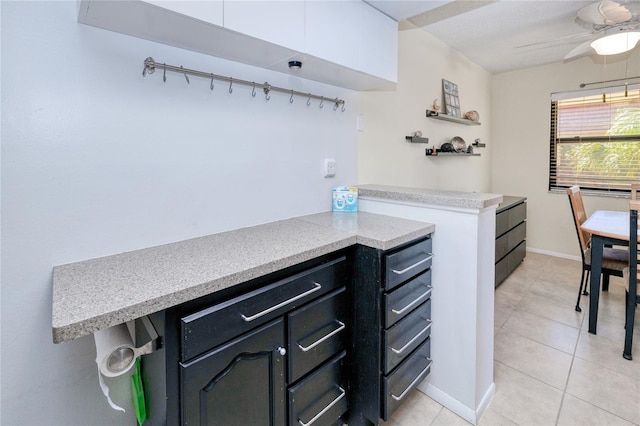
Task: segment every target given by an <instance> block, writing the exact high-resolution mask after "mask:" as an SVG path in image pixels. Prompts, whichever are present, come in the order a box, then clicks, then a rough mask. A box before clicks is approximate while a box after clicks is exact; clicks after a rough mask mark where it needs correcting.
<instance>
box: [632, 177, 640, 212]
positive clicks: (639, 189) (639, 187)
mask: <svg viewBox="0 0 640 426" xmlns="http://www.w3.org/2000/svg"><path fill="white" fill-rule="evenodd" d="M638 192H640V183H632V184H631V199H632V200H637V199H638ZM632 210H633V209H632Z"/></svg>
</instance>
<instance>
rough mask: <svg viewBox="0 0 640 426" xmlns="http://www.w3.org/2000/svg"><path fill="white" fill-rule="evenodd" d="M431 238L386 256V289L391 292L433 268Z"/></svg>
mask: <svg viewBox="0 0 640 426" xmlns="http://www.w3.org/2000/svg"><path fill="white" fill-rule="evenodd" d="M432 258H433V254H432V252H431V238H428V239H426V240H424V241H422V242H420V243H418V244H414V245H412V246H409V247H407V248H404V249H402V250H400V251H397V252H395V253H392V254H387V255H386V256H385V261H386V280H385V287H386V289H387V290H391V289H392V288H394V287H396V286H397V285H399V284H401V283H403V282H405V281H407V280H409V279H411V278H412V277H413V276H415V275H416V274H419V273H420V272H423V271H426V270H427V269H429V268H430V267H431V259H432Z"/></svg>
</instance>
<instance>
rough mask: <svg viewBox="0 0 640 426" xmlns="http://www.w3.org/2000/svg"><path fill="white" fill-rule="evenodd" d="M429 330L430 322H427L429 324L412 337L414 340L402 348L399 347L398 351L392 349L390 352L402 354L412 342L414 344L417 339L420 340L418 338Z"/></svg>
mask: <svg viewBox="0 0 640 426" xmlns="http://www.w3.org/2000/svg"><path fill="white" fill-rule="evenodd" d="M430 328H431V320H429V324H427V326H426V327H425V328H423V329H422V331H421V332H420V333H418V334H416V335H415V336H414V338H413V339H411V340H409V341H408V342H407V344H406V345H404V346H403V347H401V348H400V349H394V348H391V350H392V351H393V352H395V353H397V354H401V353H402V352H404V351H405V350H406V349H407V348H408V347H409V346H411V344H412V343H413V342H415V341H416V340H418V339H419V338H420V336H422V335H423V334H424V333H426V332H427V331H429V329H430Z"/></svg>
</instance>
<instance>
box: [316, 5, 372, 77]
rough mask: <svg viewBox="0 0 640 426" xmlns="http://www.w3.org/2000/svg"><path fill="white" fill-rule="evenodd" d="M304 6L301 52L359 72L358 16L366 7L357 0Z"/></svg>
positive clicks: (359, 21) (359, 22)
mask: <svg viewBox="0 0 640 426" xmlns="http://www.w3.org/2000/svg"><path fill="white" fill-rule="evenodd" d="M305 3H306V13H305V19H306V22H305V53H308V54H309V55H313V56H316V57H318V58H323V59H327V60H328V61H331V62H333V63H336V64H342V65H344V66H347V67H349V68H354V69H360V61H359V58H358V56H359V53H358V51H359V46H358V44H359V40H360V24H361V19H360V17H361V15H362V8H363V7H370V6H368V5H366V4H364V3H363V2H361V1H358V0H345V1H326V0H324V1H323V0H308V1H306V2H305Z"/></svg>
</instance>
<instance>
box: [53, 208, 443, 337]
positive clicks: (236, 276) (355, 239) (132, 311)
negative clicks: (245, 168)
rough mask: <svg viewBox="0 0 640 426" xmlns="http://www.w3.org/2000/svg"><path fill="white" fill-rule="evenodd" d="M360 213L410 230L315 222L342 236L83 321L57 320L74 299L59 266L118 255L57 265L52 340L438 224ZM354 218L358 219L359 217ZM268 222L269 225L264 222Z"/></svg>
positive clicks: (423, 232)
mask: <svg viewBox="0 0 640 426" xmlns="http://www.w3.org/2000/svg"><path fill="white" fill-rule="evenodd" d="M331 214H332V213H331V212H325V213H319V214H317V215H318V216H323V215H324V216H326V217H325V220H326V218H327V217H329V215H331ZM360 214H361V217H364V216H366V217H367V218H369V219H370V218H372V217H374V218H376V219H377V220H383V221H390V222H392V223H394V224H396V225H397V224H404V225H407V229H404V228H402V229H400V230H398V231H397V232H395V234H394V232H391V233H392V234H394V235H392V236H391V237H389V235H384V236H382V237H378V236H376V235H375V233H372V232H368V233H367V232H362V233H358V232H357V230H356V231H350V230H349V229H342V228H340V227H336V226H331V225H325V224H318V223H315V225H316V226H317V228H316V229H323V227H324V228H332V229H333V231H334V232H335V231H337V234H341V235H340V236H336V237H335V238H334V239H332V240H331V241H330V242H329V243H326V244H324V245H323V246H320V247H313V248H311V249H308V250H304V251H302V252H294V253H293V254H291V255H289V256H286V257H283V258H277V259H275V260H272V261H270V262H267V263H264V264H258V265H256V266H254V267H251V268H248V269H241V270H238V271H237V272H235V273H232V274H229V275H227V276H222V277H219V278H216V279H214V280H212V281H207V282H203V283H200V284H196V285H193V286H190V287H187V288H183V289H180V290H178V291H176V292H174V293H168V294H164V295H160V296H158V297H156V298H153V299H149V300H145V301H143V302H139V303H134V304H132V305H130V306H126V307H124V308H121V309H116V310H114V311H111V312H105V313H102V314H98V315H95V316H92V317H87V318H83V319H82V320H74V321H70V322H65V323H62V322H59V321H56V318H57V315H58V314H57V312H61V311H62V308H64V306H65V305H63V303H73V302H74V301H69V300H65V298H64V297H59V296H60V295H59V294H58V292H60V291H62V292H64V290H60V289H56V273H55V272H56V269H57V268H62V267H65V268H69V267H73V265H76V264H82V263H84V262H87V261H96V260H98V261H99V260H100V259H108V258H112V257H114V256H118V255H112V256H104V257H103V258H98V259H89V260H87V261H80V262H73V263H68V264H64V265H57V266H54V268H53V269H54V278H53V281H54V282H53V284H54V289H53V292H54V294H53V304H54V308H53V314H52V337H53V342H54V343H63V342H68V341H72V340H75V339H78V338H80V337H83V336H86V335H90V334H92V333H94V332H95V331H98V330H101V329H105V328H108V327H111V326H114V325H118V324H122V323H125V322H127V321H131V320H134V319H136V318H140V317H142V316H145V315H149V314H152V313H154V312H158V311H161V310H164V309H167V308H170V307H173V306H177V305H179V304H181V303H184V302H188V301H190V300H195V299H197V298H199V297H202V296H205V295H208V294H212V293H215V292H216V291H220V290H224V289H226V288H230V287H233V286H235V285H238V284H241V283H243V282H246V281H249V280H251V279H254V278H259V277H262V276H265V275H268V274H270V273H272V272H276V271H279V270H282V269H285V268H287V267H289V266H293V265H296V264H299V263H302V262H305V261H308V260H312V259H314V258H317V257H319V256H323V255H326V254H330V253H333V252H336V251H339V250H342V249H345V248H348V247H350V246H353V245H355V244H362V245H367V246H369V247H373V248H377V249H381V250H388V249H390V248H393V247H395V246H398V245H401V244H404V243H406V242H409V241H412V240H414V239H417V238H420V237H423V236H427V235H429V234H431V233H433V232H434V230H435V225H433V224H429V223H426V222H418V221H408V220H406V219H400V218H393V217H388V216H383V215H374V214H371V213H365V212H361V213H360ZM347 217H349V216H347ZM355 217H356V219H357V216H355ZM351 218H353V216H351ZM291 219H292V220H303V221H304V216H303V217H298V218H291ZM272 223H275V222H272ZM306 224H308V225H309V226H312V225H314V223H313V222H309V221H306ZM265 225H269V224H265ZM258 226H260V225H258ZM356 226H357V220H356ZM249 228H251V227H249ZM245 229H247V228H240V229H239V230H238V231H242V230H245ZM228 232H234V231H228ZM214 235H215V234H214ZM194 240H196V239H194ZM185 241H188V240H185ZM169 245H170V244H167V245H166V246H169ZM149 249H152V248H151V247H150V248H149ZM144 250H147V249H141V250H136V251H144ZM123 254H124V255H126V253H123ZM123 254H120V255H123ZM56 304H61V306H58V307H57V308H56V306H55V305H56Z"/></svg>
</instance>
